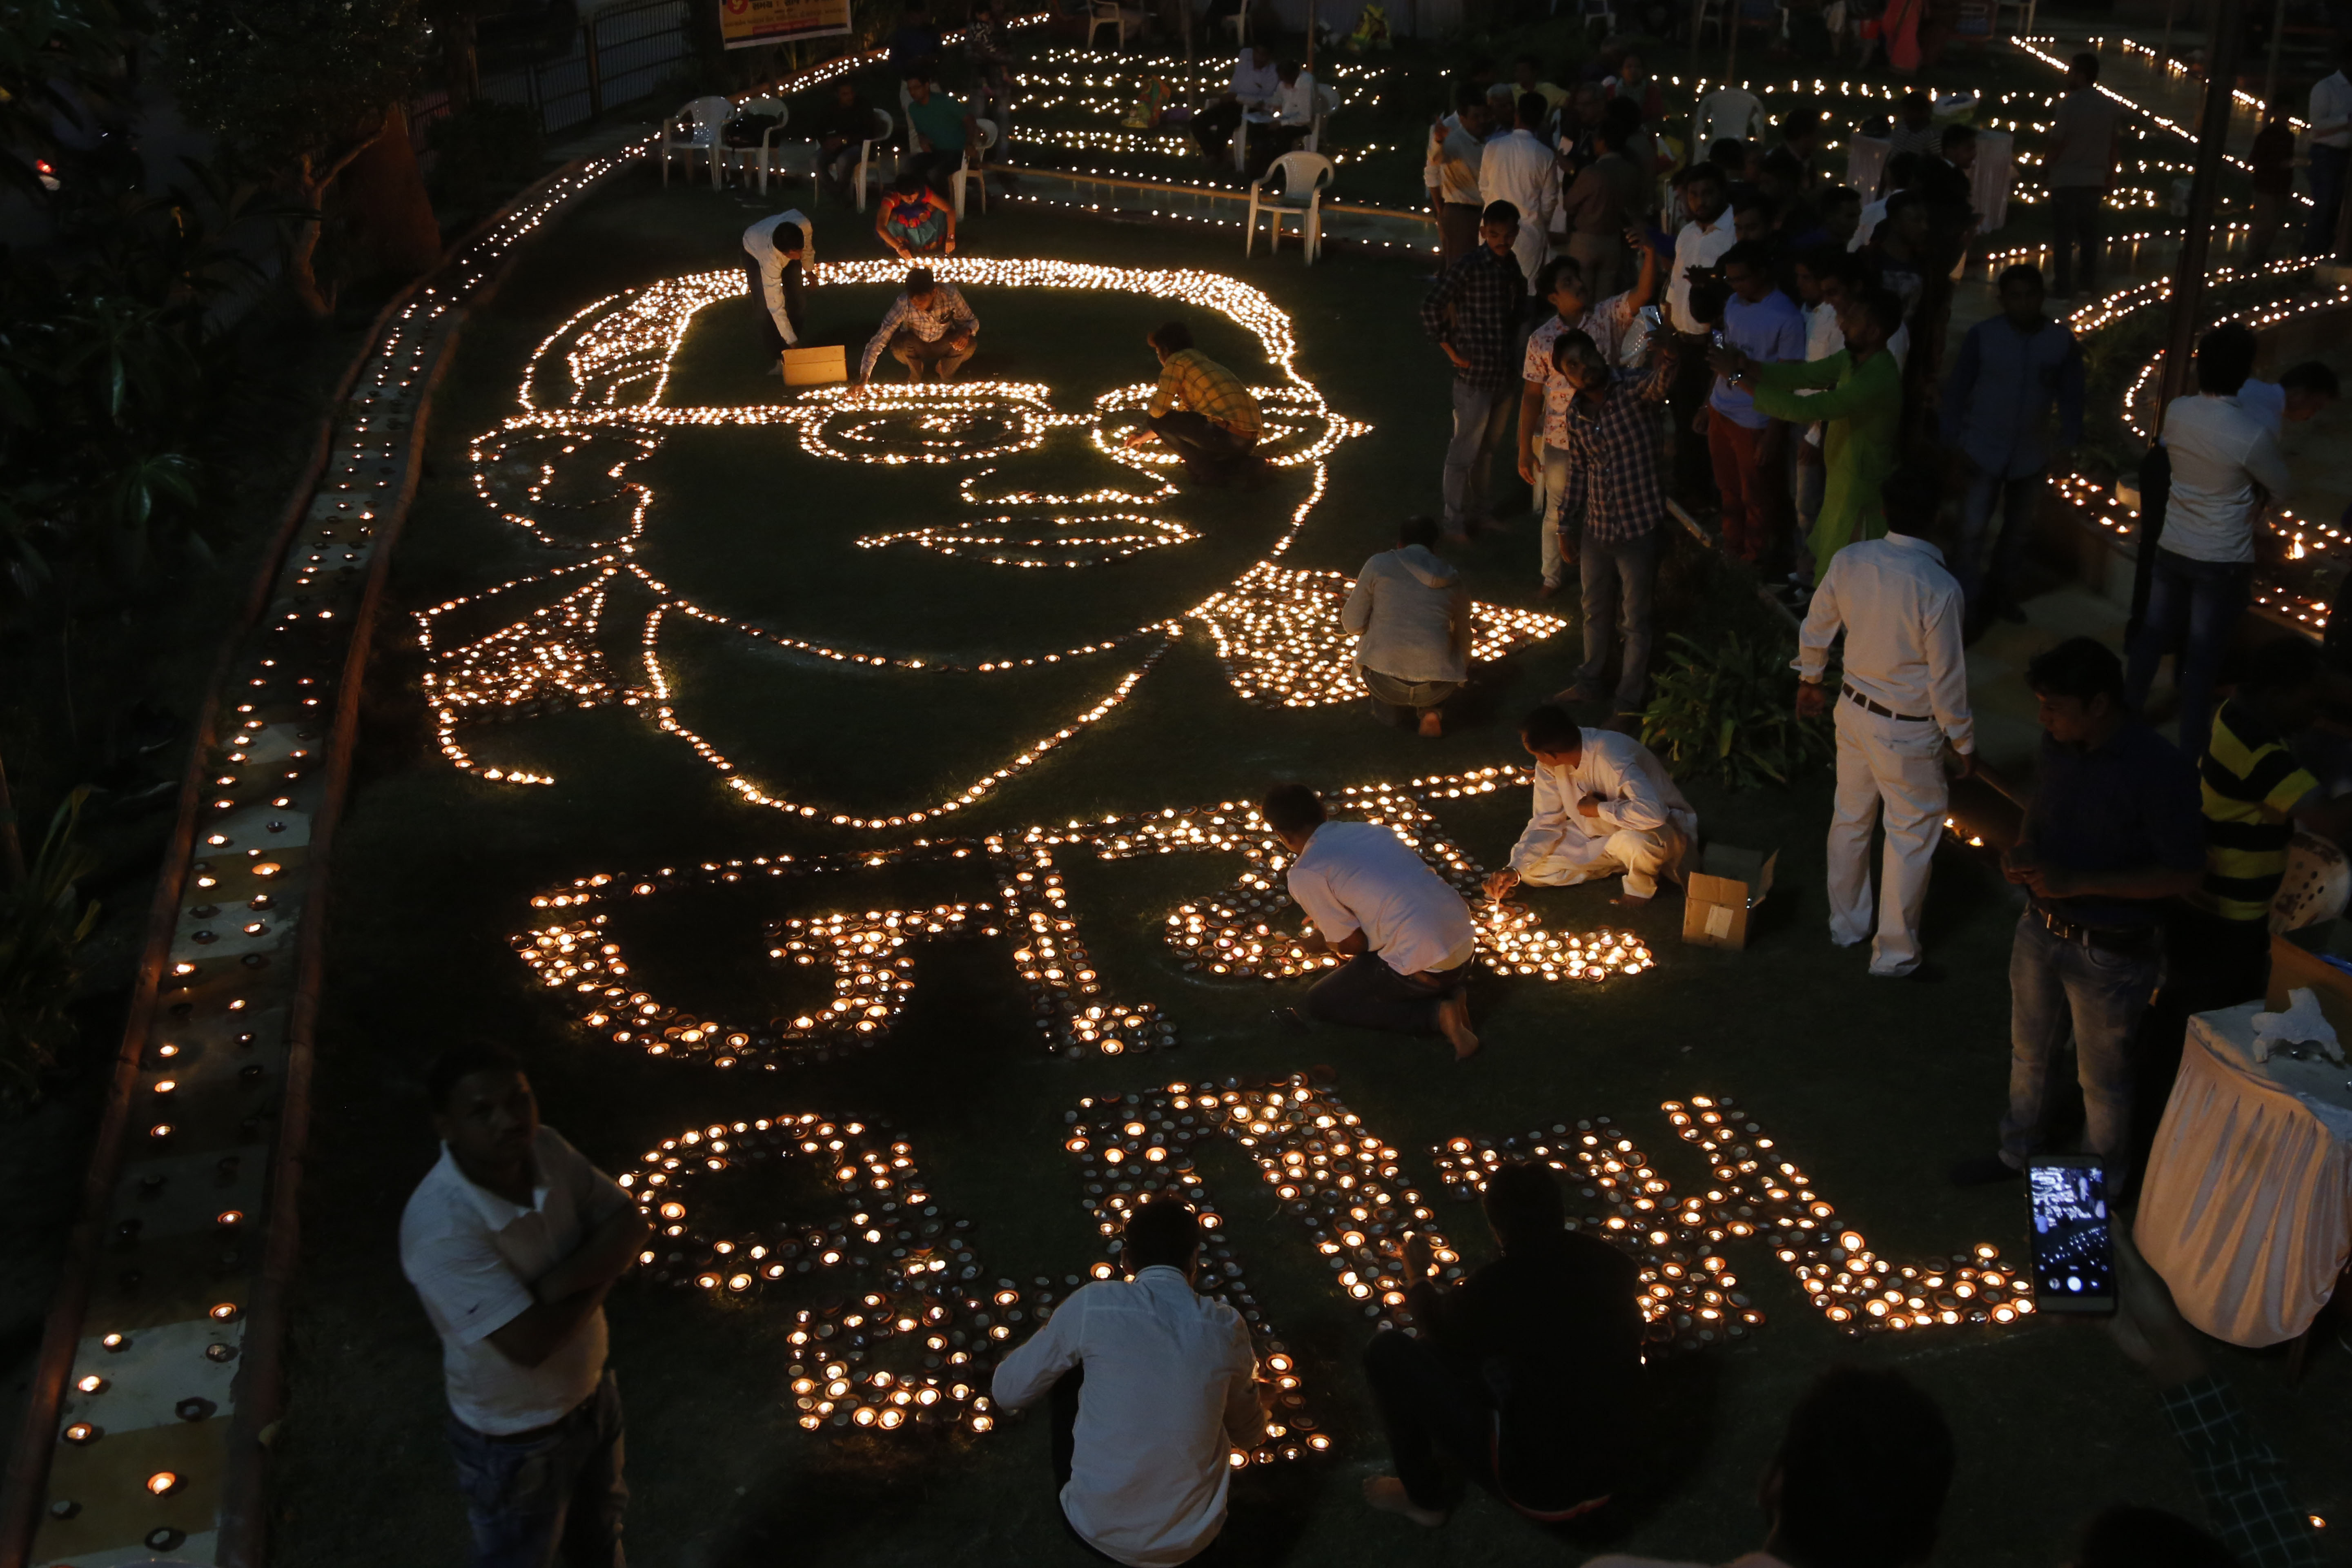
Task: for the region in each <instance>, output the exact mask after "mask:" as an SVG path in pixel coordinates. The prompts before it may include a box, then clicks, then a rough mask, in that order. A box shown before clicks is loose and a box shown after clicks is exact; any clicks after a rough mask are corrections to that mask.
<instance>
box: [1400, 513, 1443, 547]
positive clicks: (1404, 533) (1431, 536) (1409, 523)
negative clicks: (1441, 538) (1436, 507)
mask: <svg viewBox="0 0 2352 1568" xmlns="http://www.w3.org/2000/svg"><path fill="white" fill-rule="evenodd" d="M1437 535H1438V526H1437V520H1436V519H1435V518H1433V517H1431V516H1430V515H1429V514H1428V513H1426V512H1423V514H1421V515H1420V516H1418V517H1409V518H1406V519H1405V520H1404V521H1402V522H1401V523H1398V524H1397V545H1398V547H1399V548H1400V549H1402V548H1404V547H1406V546H1409V545H1414V544H1418V545H1420V546H1422V547H1423V549H1427V548H1428V547H1429V546H1430V545H1433V544H1434V543H1436V542H1437Z"/></svg>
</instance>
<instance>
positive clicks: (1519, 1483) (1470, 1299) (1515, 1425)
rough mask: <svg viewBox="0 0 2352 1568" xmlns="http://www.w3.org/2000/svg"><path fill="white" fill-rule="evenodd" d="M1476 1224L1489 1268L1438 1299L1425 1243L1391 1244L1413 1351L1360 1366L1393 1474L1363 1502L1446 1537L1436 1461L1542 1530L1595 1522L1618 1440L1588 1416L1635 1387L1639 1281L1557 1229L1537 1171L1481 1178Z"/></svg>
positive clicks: (1402, 1347) (1394, 1345)
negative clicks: (1482, 1214) (1492, 1252)
mask: <svg viewBox="0 0 2352 1568" xmlns="http://www.w3.org/2000/svg"><path fill="white" fill-rule="evenodd" d="M1486 1223H1487V1224H1488V1225H1489V1226H1492V1227H1493V1228H1494V1232H1495V1239H1496V1242H1497V1243H1498V1244H1500V1246H1501V1247H1502V1249H1503V1256H1502V1257H1501V1258H1499V1259H1497V1260H1496V1261H1495V1262H1493V1263H1489V1264H1487V1265H1486V1267H1485V1268H1481V1269H1479V1270H1478V1271H1477V1272H1475V1274H1472V1275H1471V1276H1470V1277H1469V1278H1468V1279H1465V1280H1464V1281H1462V1282H1461V1283H1460V1284H1459V1285H1456V1286H1454V1287H1453V1288H1452V1289H1441V1288H1440V1287H1439V1286H1438V1285H1437V1284H1436V1283H1434V1282H1433V1280H1432V1279H1430V1276H1431V1274H1432V1273H1433V1272H1434V1268H1433V1265H1434V1263H1435V1261H1436V1259H1435V1257H1434V1253H1433V1248H1432V1247H1431V1245H1430V1242H1429V1239H1428V1237H1426V1236H1424V1235H1414V1236H1409V1237H1406V1238H1405V1247H1404V1258H1405V1272H1406V1274H1407V1275H1408V1277H1410V1278H1412V1279H1414V1280H1415V1281H1417V1283H1415V1284H1414V1286H1413V1287H1412V1295H1411V1300H1412V1313H1413V1317H1414V1319H1415V1321H1417V1322H1419V1324H1420V1325H1421V1328H1422V1337H1420V1338H1418V1339H1414V1338H1411V1337H1408V1336H1407V1335H1404V1334H1402V1333H1383V1334H1381V1335H1380V1336H1379V1337H1378V1338H1376V1339H1375V1340H1373V1341H1372V1343H1371V1347H1370V1349H1369V1350H1367V1351H1366V1352H1364V1375H1365V1378H1366V1379H1367V1381H1369V1382H1370V1384H1371V1388H1372V1400H1373V1403H1374V1404H1376V1405H1378V1406H1379V1407H1380V1412H1381V1425H1382V1426H1384V1427H1386V1428H1387V1431H1388V1439H1389V1453H1390V1456H1391V1458H1392V1459H1393V1461H1394V1462H1395V1465H1396V1470H1397V1473H1396V1474H1395V1475H1393V1476H1375V1477H1373V1478H1372V1479H1370V1480H1368V1481H1366V1482H1365V1483H1364V1500H1365V1501H1366V1502H1368V1503H1370V1504H1371V1505H1372V1506H1373V1507H1374V1508H1377V1509H1380V1510H1383V1511H1385V1512H1389V1513H1401V1514H1402V1515H1404V1516H1405V1517H1406V1518H1407V1519H1410V1520H1412V1521H1413V1522H1414V1523H1415V1524H1420V1525H1424V1526H1430V1527H1434V1526H1436V1525H1441V1524H1444V1522H1445V1510H1446V1504H1447V1501H1448V1497H1447V1488H1446V1485H1445V1482H1444V1476H1443V1474H1442V1471H1441V1469H1440V1456H1441V1455H1442V1456H1444V1457H1446V1458H1451V1459H1452V1460H1453V1461H1454V1464H1455V1465H1457V1466H1458V1467H1459V1468H1461V1469H1463V1470H1464V1471H1465V1472H1466V1473H1467V1474H1468V1475H1470V1476H1471V1477H1472V1478H1473V1479H1476V1480H1477V1481H1479V1482H1480V1483H1481V1484H1483V1485H1486V1486H1489V1487H1492V1488H1493V1489H1495V1491H1496V1494H1497V1495H1499V1496H1500V1497H1501V1498H1502V1499H1503V1500H1504V1501H1506V1502H1507V1503H1509V1504H1510V1505H1511V1506H1512V1507H1513V1508H1515V1509H1517V1510H1518V1511H1520V1512H1521V1513H1524V1514H1526V1515H1528V1517H1529V1518H1531V1519H1536V1520H1540V1521H1561V1520H1567V1519H1573V1518H1576V1517H1577V1516H1578V1515H1580V1514H1583V1513H1588V1512H1590V1511H1591V1510H1594V1509H1596V1508H1599V1507H1600V1506H1601V1504H1602V1503H1604V1502H1606V1501H1608V1500H1609V1494H1610V1492H1611V1491H1612V1489H1614V1488H1615V1487H1616V1486H1617V1484H1618V1474H1617V1466H1618V1464H1619V1463H1620V1460H1621V1458H1622V1448H1623V1447H1624V1445H1623V1442H1622V1437H1620V1436H1617V1435H1615V1434H1612V1433H1611V1432H1609V1431H1607V1430H1605V1429H1604V1428H1603V1427H1602V1426H1601V1424H1600V1423H1598V1422H1595V1421H1593V1420H1592V1419H1591V1415H1593V1414H1594V1413H1595V1412H1599V1411H1602V1410H1611V1409H1619V1410H1622V1409H1623V1408H1624V1403H1625V1401H1626V1400H1627V1399H1629V1398H1631V1397H1632V1396H1633V1394H1635V1392H1636V1386H1637V1384H1639V1382H1640V1379H1641V1370H1642V1313H1641V1309H1640V1307H1639V1306H1638V1305H1637V1304H1636V1301H1637V1298H1638V1296H1639V1294H1640V1292H1641V1288H1642V1287H1641V1271H1640V1269H1639V1268H1636V1267H1635V1265H1634V1263H1633V1259H1632V1258H1628V1257H1627V1256H1625V1254H1623V1253H1622V1252H1620V1251H1618V1250H1617V1249H1616V1248H1615V1247H1612V1246H1610V1245H1609V1244H1608V1243H1607V1242H1605V1241H1601V1240H1600V1239H1599V1238H1597V1237H1590V1236H1584V1235H1580V1234H1578V1233H1577V1232H1574V1231H1570V1230H1569V1229H1568V1228H1566V1215H1565V1213H1564V1211H1563V1209H1562V1207H1561V1205H1560V1195H1559V1183H1558V1181H1557V1180H1555V1179H1554V1177H1553V1175H1552V1173H1551V1168H1550V1167H1549V1166H1548V1165H1543V1164H1537V1163H1525V1164H1516V1165H1506V1166H1504V1167H1503V1168H1502V1169H1500V1170H1498V1171H1496V1173H1494V1174H1493V1175H1492V1176H1491V1177H1489V1178H1488V1180H1487V1183H1486Z"/></svg>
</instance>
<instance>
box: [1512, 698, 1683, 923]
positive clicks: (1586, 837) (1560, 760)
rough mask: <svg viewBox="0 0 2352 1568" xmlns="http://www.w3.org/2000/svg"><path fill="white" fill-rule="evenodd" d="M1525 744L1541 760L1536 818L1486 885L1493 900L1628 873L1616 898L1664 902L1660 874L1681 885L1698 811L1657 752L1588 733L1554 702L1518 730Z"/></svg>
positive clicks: (1610, 734)
mask: <svg viewBox="0 0 2352 1568" xmlns="http://www.w3.org/2000/svg"><path fill="white" fill-rule="evenodd" d="M1519 743H1520V744H1521V745H1523V746H1525V747H1527V749H1528V754H1529V755H1530V756H1532V757H1534V758H1535V760H1536V785H1535V814H1534V816H1531V817H1529V818H1528V826H1527V830H1526V831H1525V832H1523V833H1521V834H1520V835H1519V841H1518V842H1517V844H1515V845H1513V846H1512V847H1511V863H1510V865H1509V866H1508V867H1507V868H1505V869H1503V870H1500V871H1496V872H1495V873H1494V874H1493V875H1492V876H1490V877H1488V878H1487V879H1486V896H1487V897H1488V898H1490V899H1500V898H1503V897H1505V896H1506V895H1507V894H1508V893H1509V892H1510V890H1511V889H1513V888H1515V887H1517V886H1518V885H1519V884H1520V883H1522V882H1525V883H1527V884H1528V885H1529V886H1530V887H1537V888H1564V887H1569V886H1570V885H1572V884H1574V883H1577V882H1590V881H1592V880H1594V879H1598V878H1601V877H1605V876H1607V875H1609V874H1610V873H1611V872H1612V871H1620V872H1622V873H1623V874H1624V879H1625V880H1624V890H1623V892H1622V893H1621V894H1620V895H1619V896H1618V897H1616V898H1614V899H1612V900H1610V902H1612V903H1614V904H1627V905H1635V906H1638V905H1642V904H1646V903H1648V902H1649V901H1650V900H1652V899H1654V898H1655V897H1656V896H1657V892H1658V879H1659V878H1660V877H1664V878H1667V879H1670V880H1673V881H1677V882H1678V881H1680V880H1681V879H1682V865H1683V856H1684V855H1685V853H1686V852H1687V851H1688V850H1689V848H1690V847H1691V845H1692V844H1694V843H1695V842H1696V841H1697V838H1698V813H1696V811H1693V810H1692V809H1691V804H1690V802H1689V801H1687V800H1685V799H1684V798H1683V792H1682V790H1681V789H1680V788H1679V787H1677V786H1676V784H1675V781H1674V780H1673V779H1671V778H1668V777H1667V776H1666V770H1665V765H1664V763H1660V762H1659V761H1658V757H1657V753H1656V752H1653V751H1651V750H1650V748H1649V747H1647V746H1645V745H1643V744H1642V742H1639V741H1636V740H1634V739H1633V737H1632V736H1631V735H1621V734H1619V733H1617V731H1614V730H1585V729H1580V728H1579V727H1578V725H1577V723H1576V721H1574V720H1572V719H1570V717H1569V716H1568V714H1567V712H1566V711H1565V710H1562V709H1559V708H1555V707H1553V706H1552V705H1551V704H1550V703H1549V702H1547V703H1545V704H1544V705H1543V706H1542V707H1540V708H1538V709H1536V710H1534V711H1532V712H1530V713H1529V714H1528V716H1527V719H1526V721H1524V722H1522V723H1521V724H1520V725H1519Z"/></svg>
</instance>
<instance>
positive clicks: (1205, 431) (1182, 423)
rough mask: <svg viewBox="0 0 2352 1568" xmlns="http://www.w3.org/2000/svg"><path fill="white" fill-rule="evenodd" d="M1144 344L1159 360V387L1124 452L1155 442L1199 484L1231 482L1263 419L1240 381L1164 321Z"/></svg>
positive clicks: (1180, 326)
mask: <svg viewBox="0 0 2352 1568" xmlns="http://www.w3.org/2000/svg"><path fill="white" fill-rule="evenodd" d="M1145 342H1149V343H1150V345H1151V352H1152V353H1156V354H1158V355H1159V356H1160V384H1159V385H1158V386H1155V387H1154V388H1152V391H1151V401H1150V404H1148V405H1146V406H1145V408H1144V410H1143V426H1144V427H1143V428H1142V429H1140V430H1139V431H1137V432H1136V433H1135V434H1134V435H1132V436H1130V437H1128V438H1127V444H1128V445H1129V447H1140V446H1142V445H1144V444H1145V443H1146V442H1148V441H1151V440H1154V439H1157V440H1158V441H1159V442H1160V445H1161V446H1163V447H1167V448H1168V449H1169V450H1170V451H1171V452H1174V453H1175V454H1176V455H1177V456H1179V457H1181V458H1183V459H1184V471H1185V472H1186V473H1188V474H1190V475H1191V476H1192V478H1193V479H1195V480H1197V481H1199V482H1202V483H1204V484H1222V483H1223V482H1224V481H1225V480H1227V479H1231V478H1233V477H1234V474H1235V473H1236V472H1237V471H1238V470H1239V469H1240V468H1241V466H1242V459H1244V458H1247V457H1249V456H1250V455H1251V453H1252V451H1253V449H1254V448H1255V447H1256V446H1257V441H1258V437H1259V436H1260V435H1262V434H1264V432H1265V415H1264V414H1263V413H1262V412H1261V411H1260V410H1259V408H1258V405H1257V399H1256V398H1255V397H1254V396H1252V395H1251V394H1250V389H1249V388H1248V387H1247V386H1245V385H1244V384H1243V383H1242V378H1241V377H1240V376H1237V375H1235V374H1234V373H1233V372H1232V371H1229V370H1227V369H1226V368H1225V367H1224V366H1223V365H1221V364H1219V363H1217V362H1216V361H1215V360H1213V359H1211V358H1210V357H1209V356H1208V355H1206V354H1204V353H1202V352H1201V351H1200V350H1198V349H1196V348H1194V347H1193V346H1192V328H1190V327H1188V326H1186V325H1185V324H1184V323H1183V322H1181V321H1163V322H1162V323H1160V325H1159V326H1157V327H1154V328H1153V329H1152V330H1151V332H1150V336H1149V337H1148V338H1146V339H1145Z"/></svg>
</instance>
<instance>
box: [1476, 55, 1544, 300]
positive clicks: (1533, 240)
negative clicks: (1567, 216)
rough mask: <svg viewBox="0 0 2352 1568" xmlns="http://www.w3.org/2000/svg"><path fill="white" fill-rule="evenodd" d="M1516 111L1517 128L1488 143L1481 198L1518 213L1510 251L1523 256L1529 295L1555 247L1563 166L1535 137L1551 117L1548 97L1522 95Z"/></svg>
mask: <svg viewBox="0 0 2352 1568" xmlns="http://www.w3.org/2000/svg"><path fill="white" fill-rule="evenodd" d="M1514 109H1515V111H1516V113H1517V128H1516V129H1515V130H1513V131H1512V132H1511V133H1510V134H1509V135H1508V136H1502V137H1497V138H1496V140H1494V141H1492V142H1487V143H1486V154H1485V156H1484V157H1483V158H1482V159H1481V160H1480V162H1479V164H1478V199H1479V201H1480V202H1482V203H1484V204H1486V205H1493V204H1494V203H1496V202H1508V203H1510V204H1511V205H1513V206H1515V207H1517V208H1518V209H1519V233H1518V237H1517V238H1516V239H1514V240H1513V241H1512V242H1511V248H1512V249H1513V250H1515V251H1517V253H1518V258H1519V270H1520V271H1521V272H1523V273H1525V274H1527V279H1528V293H1530V294H1533V293H1534V292H1535V291H1536V274H1538V272H1541V271H1542V270H1543V265H1544V258H1545V256H1546V254H1547V253H1548V252H1549V249H1550V247H1551V235H1550V230H1551V220H1552V217H1553V215H1554V214H1556V213H1558V212H1559V163H1558V161H1557V160H1555V159H1554V158H1553V157H1552V153H1551V149H1550V148H1549V147H1547V146H1545V145H1544V144H1543V141H1542V139H1541V138H1540V137H1538V136H1537V135H1536V127H1537V126H1538V125H1541V124H1542V123H1543V120H1544V114H1545V113H1546V110H1545V107H1544V98H1543V94H1541V93H1539V92H1523V93H1521V94H1520V95H1519V98H1518V102H1517V104H1516V105H1515V106H1514Z"/></svg>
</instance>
